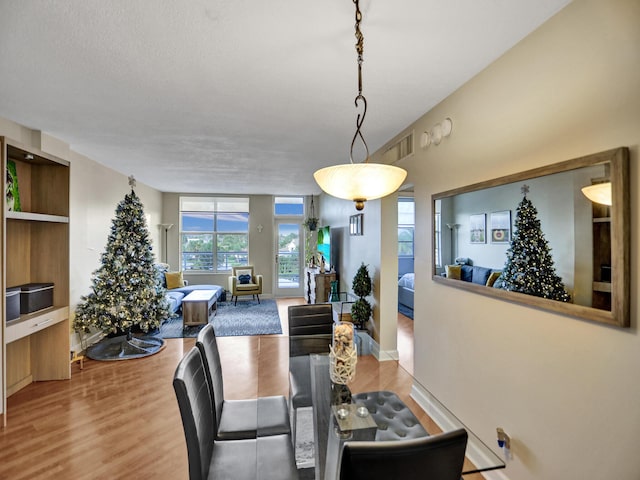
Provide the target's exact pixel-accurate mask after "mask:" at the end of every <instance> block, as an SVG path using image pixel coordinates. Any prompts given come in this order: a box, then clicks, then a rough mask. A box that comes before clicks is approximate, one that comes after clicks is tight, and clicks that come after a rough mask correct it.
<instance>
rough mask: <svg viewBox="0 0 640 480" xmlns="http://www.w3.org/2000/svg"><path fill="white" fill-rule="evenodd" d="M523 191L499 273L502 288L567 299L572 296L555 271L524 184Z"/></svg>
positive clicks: (537, 295)
mask: <svg viewBox="0 0 640 480" xmlns="http://www.w3.org/2000/svg"><path fill="white" fill-rule="evenodd" d="M522 193H523V195H524V196H523V198H522V201H521V202H520V204H519V205H518V209H517V211H516V219H515V232H514V234H513V238H512V240H511V246H510V247H509V249H508V250H507V262H506V263H505V266H504V270H503V273H502V279H503V283H502V288H503V289H505V290H509V291H512V292H519V293H525V294H527V295H534V296H536V297H542V298H549V299H551V300H558V301H560V302H568V301H569V300H570V299H571V297H570V296H569V294H568V293H567V291H566V290H565V287H564V284H563V283H562V279H561V278H560V277H559V276H558V275H557V274H556V270H555V266H554V263H553V258H552V257H551V248H550V247H549V243H548V242H547V240H546V238H545V236H544V233H543V232H542V229H541V228H540V220H539V219H538V211H537V210H536V207H534V206H533V203H531V200H529V199H528V198H527V193H529V187H528V186H527V185H524V186H523V187H522Z"/></svg>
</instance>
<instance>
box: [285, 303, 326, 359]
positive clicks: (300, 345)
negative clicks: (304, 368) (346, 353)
mask: <svg viewBox="0 0 640 480" xmlns="http://www.w3.org/2000/svg"><path fill="white" fill-rule="evenodd" d="M287 313H288V318H289V356H290V357H297V356H300V355H309V354H310V353H328V352H329V344H330V343H331V338H332V336H333V323H334V322H333V310H332V307H331V304H330V303H318V304H309V305H307V304H304V305H290V306H289V309H288V312H287Z"/></svg>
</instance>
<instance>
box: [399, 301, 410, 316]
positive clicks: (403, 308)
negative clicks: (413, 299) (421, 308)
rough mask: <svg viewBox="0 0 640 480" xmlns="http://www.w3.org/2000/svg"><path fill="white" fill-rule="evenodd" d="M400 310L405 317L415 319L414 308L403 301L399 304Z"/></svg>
mask: <svg viewBox="0 0 640 480" xmlns="http://www.w3.org/2000/svg"><path fill="white" fill-rule="evenodd" d="M398 311H399V312H400V313H401V314H403V315H404V316H405V317H409V318H410V319H411V320H413V309H412V308H409V307H407V306H405V305H403V304H401V303H399V304H398Z"/></svg>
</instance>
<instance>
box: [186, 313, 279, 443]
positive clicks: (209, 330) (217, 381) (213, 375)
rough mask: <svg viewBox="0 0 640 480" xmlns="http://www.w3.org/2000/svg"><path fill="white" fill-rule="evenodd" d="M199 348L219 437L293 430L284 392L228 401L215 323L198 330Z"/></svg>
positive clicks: (260, 434)
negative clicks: (225, 396)
mask: <svg viewBox="0 0 640 480" xmlns="http://www.w3.org/2000/svg"><path fill="white" fill-rule="evenodd" d="M196 347H198V349H199V350H200V353H201V354H202V359H203V363H204V367H205V368H204V369H205V374H206V378H207V384H208V385H209V394H210V396H211V398H212V399H213V414H214V416H215V420H216V424H217V425H218V430H217V432H216V434H215V436H216V439H217V440H238V439H242V438H256V437H261V436H269V435H280V434H289V433H291V427H290V425H289V409H288V406H287V399H286V398H285V397H284V396H283V395H276V396H270V397H258V398H250V399H246V400H225V398H224V384H223V380H222V364H221V362H220V353H219V352H218V342H217V341H216V335H215V331H214V329H213V325H211V324H208V325H206V326H205V327H204V328H203V329H202V330H200V332H199V333H198V338H197V339H196Z"/></svg>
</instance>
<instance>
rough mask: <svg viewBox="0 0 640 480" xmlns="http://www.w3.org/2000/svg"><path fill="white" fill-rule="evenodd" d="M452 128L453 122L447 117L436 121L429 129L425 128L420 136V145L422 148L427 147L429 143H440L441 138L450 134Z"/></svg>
mask: <svg viewBox="0 0 640 480" xmlns="http://www.w3.org/2000/svg"><path fill="white" fill-rule="evenodd" d="M452 130H453V122H452V121H451V119H450V118H449V117H447V118H445V119H444V120H443V121H442V122H440V123H436V124H435V125H434V126H433V127H432V128H431V130H425V131H424V132H422V135H421V136H420V146H421V147H422V148H428V147H429V145H431V144H433V145H440V142H441V141H442V139H443V138H446V137H448V136H449V135H451V131H452Z"/></svg>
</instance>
